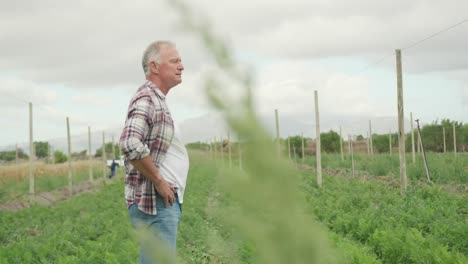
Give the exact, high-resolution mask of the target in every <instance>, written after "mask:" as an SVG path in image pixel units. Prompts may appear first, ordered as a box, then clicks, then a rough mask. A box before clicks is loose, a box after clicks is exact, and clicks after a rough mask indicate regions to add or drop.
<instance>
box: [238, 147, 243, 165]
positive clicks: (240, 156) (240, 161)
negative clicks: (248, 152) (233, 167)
mask: <svg viewBox="0 0 468 264" xmlns="http://www.w3.org/2000/svg"><path fill="white" fill-rule="evenodd" d="M238 150H239V168H240V169H241V170H242V145H241V141H240V139H239V145H238Z"/></svg>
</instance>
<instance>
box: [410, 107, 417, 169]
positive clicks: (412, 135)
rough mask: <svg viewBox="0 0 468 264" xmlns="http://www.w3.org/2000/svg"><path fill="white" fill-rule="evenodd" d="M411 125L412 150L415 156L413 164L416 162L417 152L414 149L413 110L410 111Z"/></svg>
mask: <svg viewBox="0 0 468 264" xmlns="http://www.w3.org/2000/svg"><path fill="white" fill-rule="evenodd" d="M410 123H411V125H410V127H411V151H412V157H413V164H415V163H416V153H415V149H414V128H413V112H410Z"/></svg>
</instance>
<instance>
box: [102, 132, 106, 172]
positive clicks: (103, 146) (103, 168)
mask: <svg viewBox="0 0 468 264" xmlns="http://www.w3.org/2000/svg"><path fill="white" fill-rule="evenodd" d="M105 133H106V132H104V131H102V177H103V178H106V172H107V169H106V167H107V158H106V135H105Z"/></svg>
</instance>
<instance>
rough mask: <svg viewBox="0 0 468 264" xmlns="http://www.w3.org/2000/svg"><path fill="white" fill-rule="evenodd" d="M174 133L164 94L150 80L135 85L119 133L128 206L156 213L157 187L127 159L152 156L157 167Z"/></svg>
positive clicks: (162, 159) (147, 212)
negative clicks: (137, 85) (136, 86)
mask: <svg viewBox="0 0 468 264" xmlns="http://www.w3.org/2000/svg"><path fill="white" fill-rule="evenodd" d="M173 136H174V123H173V121H172V117H171V113H170V112H169V108H168V107H167V105H166V97H165V96H164V94H163V93H162V92H161V91H160V90H159V89H158V88H157V87H156V85H155V84H154V83H152V82H150V81H147V82H146V83H145V84H144V85H143V86H141V87H140V88H138V90H137V92H136V94H135V95H134V96H133V98H132V100H131V101H130V105H129V107H128V113H127V120H126V121H125V126H124V129H123V132H122V135H121V136H120V148H121V149H122V153H123V154H124V156H125V168H126V170H127V175H126V176H125V199H126V201H127V207H130V206H131V205H132V204H137V205H138V209H140V210H141V211H143V212H145V213H146V214H151V215H155V214H156V190H155V189H154V186H153V183H152V182H151V181H150V180H149V179H148V178H146V177H145V176H144V175H142V174H141V173H140V172H139V171H138V170H136V169H135V168H134V167H133V166H132V164H130V162H128V161H129V160H139V159H143V158H145V157H147V156H151V160H152V161H153V164H154V165H155V166H156V167H157V168H159V165H160V164H161V162H163V161H164V158H165V155H166V153H167V149H168V148H169V146H170V145H171V141H172V137H173Z"/></svg>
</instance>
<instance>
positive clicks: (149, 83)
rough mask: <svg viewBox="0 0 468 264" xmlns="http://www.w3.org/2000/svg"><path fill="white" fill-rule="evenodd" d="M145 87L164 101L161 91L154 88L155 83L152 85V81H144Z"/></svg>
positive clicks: (164, 97)
mask: <svg viewBox="0 0 468 264" xmlns="http://www.w3.org/2000/svg"><path fill="white" fill-rule="evenodd" d="M146 85H147V86H148V87H149V88H151V89H152V90H154V91H155V92H156V95H157V96H158V97H159V98H160V99H162V100H165V99H166V96H165V95H164V94H163V92H161V90H159V88H158V87H157V86H156V84H155V83H153V82H152V81H150V80H146Z"/></svg>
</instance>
